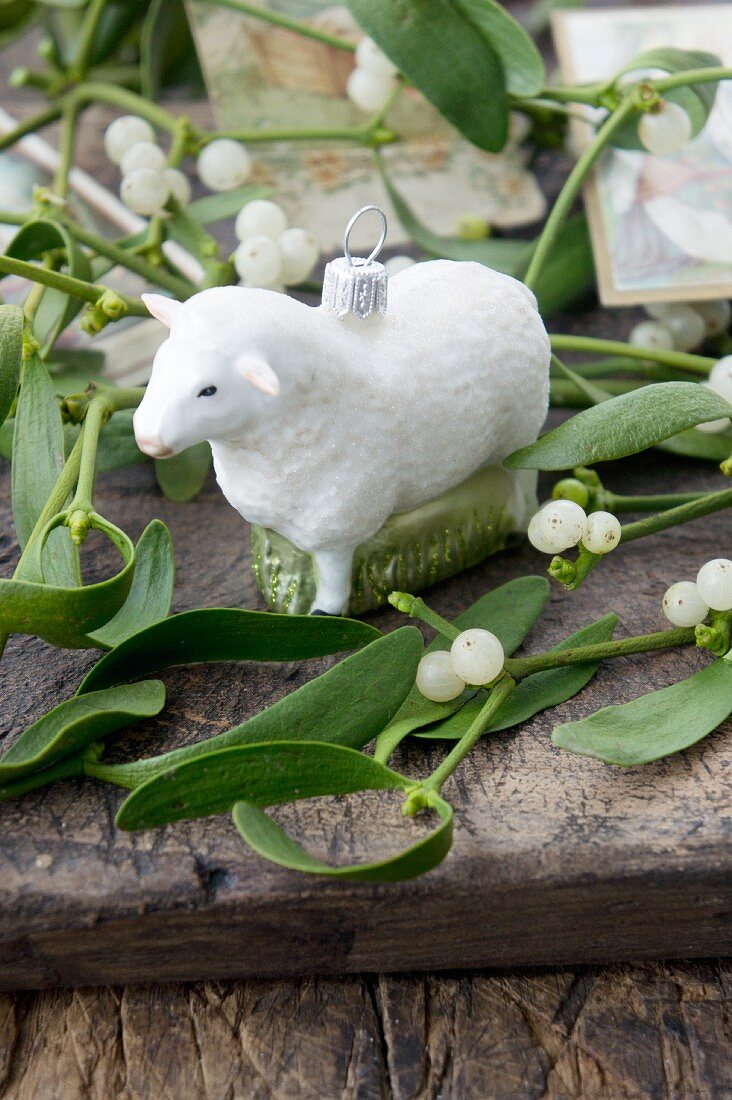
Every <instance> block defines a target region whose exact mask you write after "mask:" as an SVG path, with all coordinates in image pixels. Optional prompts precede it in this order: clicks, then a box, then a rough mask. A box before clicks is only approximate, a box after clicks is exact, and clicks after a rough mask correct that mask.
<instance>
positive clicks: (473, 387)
mask: <svg viewBox="0 0 732 1100" xmlns="http://www.w3.org/2000/svg"><path fill="white" fill-rule="evenodd" d="M146 300H147V301H148V305H149V307H150V309H151V312H153V313H154V314H155V315H156V316H158V317H159V318H160V319H161V320H164V321H165V322H166V323H168V324H169V325H170V328H171V333H170V337H169V339H168V340H166V341H165V343H164V344H163V345H162V347H161V349H160V350H159V352H158V354H157V356H156V359H155V364H154V368H153V373H152V378H151V381H150V385H149V387H148V391H147V393H146V396H145V398H144V400H143V402H142V404H141V405H140V408H139V409H138V411H137V413H136V416H135V433H136V436H137V439H138V443H139V444H140V446H141V448H142V449H143V450H145V451H146V452H147V453H149V454H152V455H154V456H156V457H165V456H166V455H168V454H174V453H177V452H178V451H180V450H182V449H184V448H185V447H188V446H191V445H192V444H194V443H196V442H198V441H200V440H202V439H208V440H209V441H210V442H211V445H212V450H213V456H214V463H215V468H216V476H217V478H218V482H219V485H220V486H221V489H222V490H223V492H224V495H225V496H226V498H227V499H228V500H229V502H230V503H231V504H232V505H233V506H234V507H235V508H236V509H237V510H238V511H239V512H240V513H241V515H242V516H244V518H245V519H247V520H249V521H250V522H251V523H254V524H258V525H261V526H262V527H265V528H269V529H271V530H273V531H275V532H278V533H279V534H281V535H284V536H285V537H286V538H287V539H289V540H290V541H291V542H293V543H294V544H295V545H296V546H297V547H300V548H301V549H302V550H305V551H307V552H308V553H309V554H310V555H311V556H312V558H313V561H314V565H315V571H316V577H317V590H316V596H315V601H314V608H313V609H314V610H316V609H317V610H320V611H324V612H329V613H341V612H343V611H344V610H345V609H346V607H347V605H348V598H349V593H350V587H351V563H352V559H353V553H354V550H355V548H356V547H357V546H359V545H360V544H362V543H364V542H365V541H366V540H367V539H369V538H370V537H371V536H372V535H374V534H375V533H376V532H377V531H379V529H380V528H381V527H382V525H383V524H384V522H385V521H386V520H387V518H388V517H389V516H390V515H391V514H392V513H398V512H406V511H409V510H411V509H414V508H417V507H418V506H419V505H421V504H423V503H424V502H426V501H429V500H432V499H433V498H434V497H437V496H439V495H440V494H441V493H444V492H445V491H446V490H448V489H450V488H451V487H452V486H455V485H457V484H458V483H460V482H462V481H463V480H464V479H466V478H467V477H468V476H469V475H470V474H471V473H472V472H473V471H475V470H477V469H478V468H479V467H481V466H484V465H496V464H498V463H500V461H501V460H502V459H503V458H504V457H505V456H506V455H507V454H509V453H510V452H511V451H513V450H515V449H516V448H517V447H521V446H523V445H524V444H526V443H529V442H531V441H532V440H534V439H535V438H536V436H537V434H538V432H539V429H540V427H541V425H542V422H543V420H544V417H545V415H546V408H547V398H548V385H549V380H548V376H549V370H548V367H549V355H550V353H549V343H548V339H547V335H546V332H545V329H544V326H543V323H542V321H541V318H540V316H539V314H538V312H537V310H536V305H535V301H534V299H533V296H532V295H531V294H530V292H529V291H527V290H526V288H525V287H524V286H523V285H522V284H521V283H519V282H517V281H516V280H514V279H511V278H509V277H508V276H505V275H502V274H499V273H498V272H494V271H491V270H489V269H488V268H485V267H483V266H482V265H479V264H473V263H457V262H451V261H447V260H435V261H431V262H428V263H423V264H418V265H416V266H414V267H411V268H409V269H407V270H406V271H403V272H402V273H400V274H399V275H397V276H395V277H394V278H393V279H391V280H390V283H389V305H388V313H387V316H386V317H383V318H382V317H379V316H373V317H371V318H370V319H369V320H367V321H365V322H364V321H360V320H358V319H357V318H353V317H349V318H347V319H346V320H345V321H339V320H338V319H337V318H336V317H335V316H334V315H333V314H332V313H330V312H328V311H326V310H325V309H324V308H323V307H317V308H313V307H308V306H305V305H303V304H302V303H300V302H297V301H296V300H294V299H292V298H289V297H285V296H282V295H278V294H275V293H272V292H270V291H266V290H249V289H244V288H239V287H221V288H215V289H211V290H206V291H203V292H201V293H200V294H197V295H195V296H194V297H193V298H192V299H190V300H189V301H188V302H185V303H183V304H180V305H179V304H177V303H171V302H169V301H168V300H167V299H163V298H160V297H159V296H156V295H150V296H147V299H146ZM211 390H213V391H214V392H213V393H211V392H210V391H211Z"/></svg>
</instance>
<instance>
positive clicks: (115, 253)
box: [0, 215, 196, 301]
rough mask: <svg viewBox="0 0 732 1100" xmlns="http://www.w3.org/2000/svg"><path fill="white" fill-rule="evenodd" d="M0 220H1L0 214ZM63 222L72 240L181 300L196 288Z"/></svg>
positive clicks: (94, 234) (88, 232)
mask: <svg viewBox="0 0 732 1100" xmlns="http://www.w3.org/2000/svg"><path fill="white" fill-rule="evenodd" d="M0 221H2V216H1V215H0ZM64 224H65V225H66V228H67V229H68V230H69V233H71V235H72V237H73V238H74V240H76V241H78V242H79V244H83V245H86V246H87V248H91V249H93V251H94V252H96V253H97V255H98V256H106V257H107V259H109V260H113V261H114V263H115V264H119V265H120V266H121V267H126V268H127V270H128V271H134V273H135V274H136V275H140V276H141V277H142V278H143V279H146V280H147V281H148V282H149V283H154V284H155V285H157V286H160V287H163V288H164V289H165V290H169V291H170V292H171V294H174V295H175V296H176V298H178V299H179V300H181V301H182V300H183V299H185V298H190V296H191V294H193V292H194V291H195V289H196V288H195V287H194V285H193V283H190V282H188V280H187V279H183V278H178V276H176V275H171V274H170V273H169V272H167V271H166V270H165V269H164V268H160V267H157V265H155V264H151V263H148V261H147V260H146V259H145V258H144V257H143V256H139V255H137V254H136V253H133V252H131V251H130V250H129V249H126V248H121V247H120V246H119V245H117V244H114V243H113V242H112V241H108V240H107V239H106V238H105V237H101V236H99V234H98V233H92V232H91V230H89V229H85V228H84V226H82V225H77V224H76V222H73V221H71V219H67V218H65V219H64Z"/></svg>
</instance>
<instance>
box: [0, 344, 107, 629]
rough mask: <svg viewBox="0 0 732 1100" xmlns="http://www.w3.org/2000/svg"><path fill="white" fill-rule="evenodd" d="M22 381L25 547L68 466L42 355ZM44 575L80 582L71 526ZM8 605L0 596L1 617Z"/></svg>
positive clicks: (16, 445)
mask: <svg viewBox="0 0 732 1100" xmlns="http://www.w3.org/2000/svg"><path fill="white" fill-rule="evenodd" d="M20 386H21V388H20V397H19V399H18V407H17V412H16V414H15V430H14V433H13V470H12V497H13V520H14V522H15V530H16V534H17V536H18V542H19V543H20V547H21V549H24V548H25V545H26V543H27V541H28V539H29V538H30V535H31V532H32V531H33V528H34V527H35V525H36V521H37V519H38V517H39V516H40V514H41V511H42V510H43V508H44V506H45V504H46V501H47V500H48V497H49V496H50V493H51V490H52V489H53V487H54V485H55V484H56V480H57V478H58V475H59V473H60V472H61V469H62V467H63V464H64V431H63V424H62V422H61V412H60V409H59V405H58V402H57V400H56V396H55V394H54V390H53V384H52V382H51V379H50V378H49V375H48V371H47V370H46V367H45V365H44V363H42V362H41V360H40V358H39V357H38V356H37V355H30V356H29V357H28V358H27V359H26V360H25V361H24V363H23V366H22V368H21V374H20ZM44 576H45V579H46V581H47V582H48V583H49V584H54V585H59V586H61V587H64V588H67V587H69V586H70V585H77V584H79V583H80V582H81V572H80V569H79V555H78V552H77V550H76V547H75V546H74V545H73V543H72V542H71V539H70V538H69V534H68V531H63V530H62V531H52V532H51V534H50V536H49V538H48V543H47V547H46V558H45V561H44ZM3 583H4V584H10V583H12V582H10V581H5V582H3ZM4 606H5V605H4V601H0V618H2V615H3V607H4ZM18 609H19V608H18ZM19 610H20V609H19ZM97 625H101V624H97ZM33 633H35V631H33Z"/></svg>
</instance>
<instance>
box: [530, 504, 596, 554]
mask: <svg viewBox="0 0 732 1100" xmlns="http://www.w3.org/2000/svg"><path fill="white" fill-rule="evenodd" d="M586 528H587V513H586V512H585V510H584V508H582V507H580V505H579V504H575V502H574V501H573V500H553V501H551V502H550V503H549V504H545V505H544V507H543V508H542V509H541V511H540V512H539V513H538V520H537V531H538V532H539V534H540V536H541V538H542V539H543V540H544V541H545V543H547V544H548V545H550V546H551V547H552V550H553V552H554V553H555V554H556V553H561V552H562V551H563V550H568V549H569V548H570V546H576V545H577V543H578V542H579V541H580V540H581V539H582V538H583V536H584V533H585V530H586Z"/></svg>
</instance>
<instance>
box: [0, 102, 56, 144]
mask: <svg viewBox="0 0 732 1100" xmlns="http://www.w3.org/2000/svg"><path fill="white" fill-rule="evenodd" d="M61 109H62V108H61V106H60V104H54V105H53V106H52V107H48V108H47V109H46V110H45V111H41V112H40V113H39V114H37V115H31V117H30V118H27V119H25V121H24V122H21V123H19V124H18V125H17V126H16V127H15V129H14V130H9V131H8V133H7V134H2V135H1V136H0V153H1V152H2V151H3V149H9V148H10V146H11V145H15V143H16V141H20V139H21V138H24V137H26V136H27V135H28V134H34V133H35V132H36V130H42V129H43V127H44V126H50V124H51V123H52V122H56V120H57V119H59V118H60V117H61Z"/></svg>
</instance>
